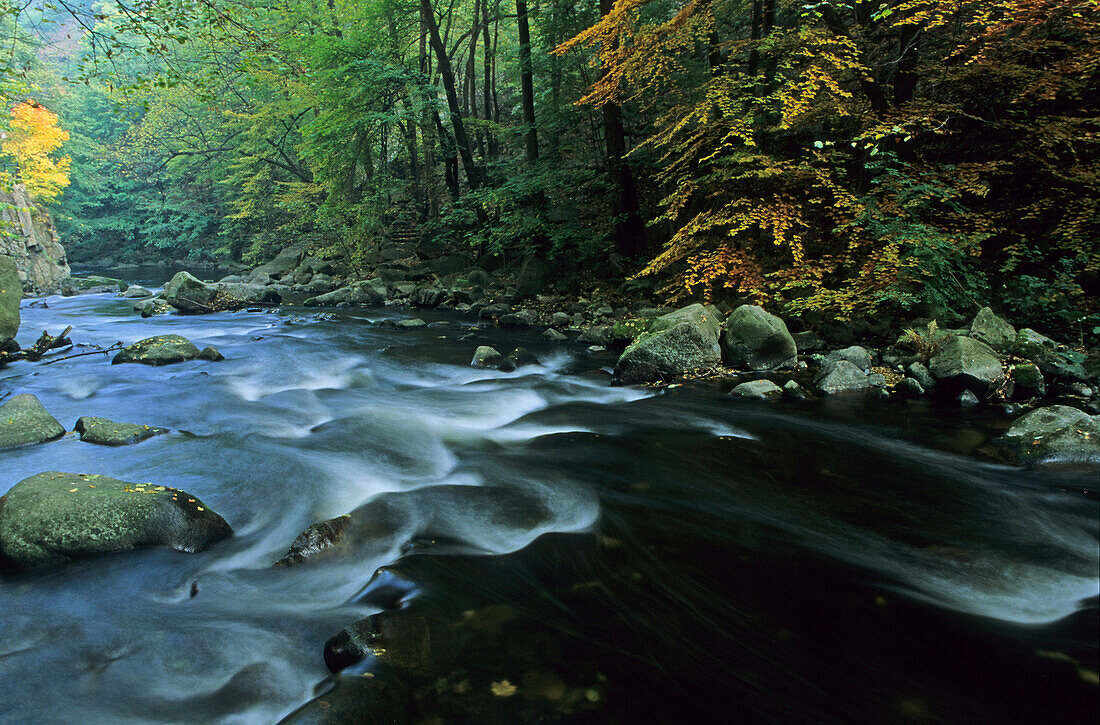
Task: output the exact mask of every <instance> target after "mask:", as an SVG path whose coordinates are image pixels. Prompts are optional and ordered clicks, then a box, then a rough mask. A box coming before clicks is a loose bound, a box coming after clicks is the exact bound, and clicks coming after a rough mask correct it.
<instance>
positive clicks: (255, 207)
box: [3, 0, 1100, 334]
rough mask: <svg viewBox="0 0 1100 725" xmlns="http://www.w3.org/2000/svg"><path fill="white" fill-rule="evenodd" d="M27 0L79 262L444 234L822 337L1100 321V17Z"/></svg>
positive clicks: (478, 2) (573, 275) (661, 0)
mask: <svg viewBox="0 0 1100 725" xmlns="http://www.w3.org/2000/svg"><path fill="white" fill-rule="evenodd" d="M6 4H7V6H8V10H7V12H6V14H5V16H4V24H5V27H6V30H5V32H4V36H5V37H4V42H5V45H6V46H7V47H6V48H5V49H4V57H5V65H6V67H5V69H4V70H5V75H4V90H3V93H4V96H5V102H6V104H7V105H8V106H9V110H10V120H9V129H10V130H9V132H8V136H9V140H8V141H7V142H5V144H4V147H3V151H4V154H5V159H6V168H7V169H9V172H8V173H9V174H15V175H18V176H21V177H24V178H26V179H27V181H28V186H29V188H31V189H32V190H33V191H34V193H35V194H36V195H37V197H38V198H39V199H41V200H42V201H46V202H48V203H49V204H50V205H51V207H52V209H53V210H54V213H55V214H56V217H57V221H58V227H59V231H60V233H61V236H62V238H63V239H64V240H65V243H66V245H67V246H68V247H69V250H70V255H71V256H72V258H73V259H75V260H81V259H86V260H91V259H96V258H103V257H109V258H110V259H113V260H116V261H123V262H141V261H145V260H150V259H156V258H158V257H168V258H171V259H177V260H189V261H191V262H192V263H203V262H206V263H209V262H212V261H215V260H226V259H229V260H242V259H243V260H245V261H247V262H260V261H263V260H265V259H268V258H270V257H272V256H273V255H274V254H275V253H277V252H278V251H279V250H280V249H281V248H283V247H285V246H287V245H290V244H293V243H299V242H308V243H309V244H310V245H312V246H313V247H315V248H317V249H324V250H327V253H328V254H329V255H331V256H332V257H333V258H335V259H339V260H340V261H341V263H342V264H343V265H345V266H346V268H348V269H352V270H354V269H356V267H357V265H360V264H361V263H362V260H363V259H364V256H365V255H367V254H369V253H370V251H371V250H377V249H379V248H380V247H382V246H384V245H385V244H386V243H387V240H391V239H394V238H398V239H409V238H416V239H424V240H430V243H431V244H434V245H437V246H438V247H439V248H441V249H444V248H446V249H451V250H454V249H460V250H463V251H467V252H469V253H470V254H471V255H472V257H473V258H474V259H475V260H477V261H478V262H479V263H480V264H482V265H483V266H492V265H494V264H495V265H497V266H500V265H503V264H509V263H512V262H514V261H515V260H518V259H521V258H522V257H524V256H525V255H527V254H531V253H534V254H537V255H539V256H540V257H542V258H544V259H546V260H547V261H549V262H550V263H551V264H553V265H554V266H555V267H556V268H557V269H559V270H560V271H561V272H562V276H563V277H564V278H568V279H570V280H575V284H576V285H579V286H584V285H585V284H592V283H594V282H595V281H597V280H611V281H613V283H614V284H617V285H621V286H622V288H623V289H626V290H629V291H634V292H637V293H640V294H653V295H656V296H657V297H659V298H662V299H664V300H666V301H673V302H675V301H680V300H687V299H706V300H714V301H717V300H725V301H728V302H730V303H737V302H756V303H759V302H766V303H767V304H768V305H769V306H770V307H772V308H774V309H776V310H777V311H780V312H782V313H783V314H786V315H794V316H810V319H817V318H820V317H834V318H839V319H847V318H850V317H852V316H866V315H869V314H875V313H879V312H882V313H886V314H897V313H902V314H904V313H906V312H912V313H914V314H927V315H930V316H939V317H940V318H941V319H947V318H950V317H951V316H952V315H965V314H969V313H972V312H973V311H974V310H976V309H977V308H979V307H981V306H983V305H986V304H993V305H995V306H997V307H999V308H1001V309H1003V310H1005V311H1006V313H1008V314H1009V316H1010V317H1016V318H1020V319H1027V320H1029V321H1033V322H1034V323H1035V324H1042V325H1045V326H1047V327H1048V328H1050V329H1056V330H1066V331H1067V332H1073V333H1077V334H1080V332H1081V331H1082V330H1084V331H1085V332H1086V333H1088V332H1089V331H1090V330H1091V328H1092V327H1094V326H1095V325H1096V324H1097V322H1098V321H1100V319H1098V318H1097V313H1098V311H1100V308H1098V307H1097V302H1096V300H1097V299H1100V242H1098V240H1100V211H1098V204H1100V201H1098V200H1100V193H1098V192H1100V188H1098V185H1100V176H1098V173H1100V170H1098V167H1097V145H1098V143H1100V139H1098V135H1097V134H1098V131H1100V125H1098V124H1100V121H1098V115H1100V110H1098V105H1100V85H1098V78H1100V44H1098V42H1097V40H1098V38H1097V33H1098V23H1100V8H1098V5H1097V3H1096V2H1094V1H1093V0H998V1H996V2H957V1H955V0H952V2H946V1H945V0H904V1H894V0H892V1H890V2H883V3H876V2H856V3H846V2H833V1H831V0H825V1H823V2H817V3H809V4H806V3H804V2H785V1H783V0H751V1H743V0H691V1H689V2H682V1H679V0H677V1H672V2H669V1H666V0H620V1H619V2H612V1H611V0H600V1H599V2H594V1H592V2H587V1H586V2H569V3H567V2H564V1H563V0H537V1H535V0H533V1H532V2H531V3H530V4H528V3H527V2H525V0H517V2H516V3H515V4H514V5H513V4H512V3H510V2H503V1H502V0H450V1H449V2H442V1H441V0H418V1H417V2H413V1H410V0H370V1H368V2H362V1H360V0H324V1H320V0H202V1H201V2H191V1H189V0H188V1H178V2H177V1H174V0H138V2H134V3H127V2H117V3H116V2H97V3H92V2H68V1H65V0H61V1H59V2H52V3H45V4H42V5H40V6H39V5H37V4H35V3H31V4H29V5H22V4H19V3H11V2H7V3H6ZM27 134H32V135H34V134H37V136H36V139H37V140H35V141H34V142H33V143H31V144H30V146H33V147H35V148H34V149H28V148H24V146H26V145H27V144H25V143H24V144H23V146H20V143H21V142H19V141H17V140H16V139H18V138H21V137H24V136H26V135H27ZM35 149H37V150H35ZM814 316H817V317H814Z"/></svg>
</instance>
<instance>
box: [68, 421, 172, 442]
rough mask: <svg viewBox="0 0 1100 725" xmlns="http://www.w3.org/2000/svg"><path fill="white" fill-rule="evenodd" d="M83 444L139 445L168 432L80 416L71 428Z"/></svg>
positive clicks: (164, 429)
mask: <svg viewBox="0 0 1100 725" xmlns="http://www.w3.org/2000/svg"><path fill="white" fill-rule="evenodd" d="M73 430H75V431H76V432H77V433H79V434H80V440H82V441H84V442H85V443H96V444H98V445H101V446H128V445H133V444H134V443H141V442H142V441H145V440H149V439H150V438H152V437H153V436H156V435H161V434H164V433H167V432H168V429H167V428H154V427H153V426H149V425H138V424H137V423H116V422H114V421H113V420H108V419H107V418H96V417H93V416H87V415H86V416H82V417H81V418H80V419H79V420H77V421H76V425H75V426H74V427H73Z"/></svg>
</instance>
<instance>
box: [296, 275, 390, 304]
mask: <svg viewBox="0 0 1100 725" xmlns="http://www.w3.org/2000/svg"><path fill="white" fill-rule="evenodd" d="M388 296H389V291H388V290H387V288H386V285H385V284H383V283H382V282H380V281H369V280H368V281H366V282H356V283H354V284H349V285H348V286H346V287H341V288H340V289H337V290H333V291H332V292H328V293H326V294H323V295H317V296H316V297H310V298H309V299H307V300H306V301H305V302H303V303H302V304H304V305H306V306H307V307H334V306H336V305H370V304H378V303H380V302H385V301H386V298H387V297H388Z"/></svg>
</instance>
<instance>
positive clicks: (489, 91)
mask: <svg viewBox="0 0 1100 725" xmlns="http://www.w3.org/2000/svg"><path fill="white" fill-rule="evenodd" d="M481 12H482V13H483V15H484V22H483V23H482V24H481V45H482V48H483V50H484V55H485V60H484V64H485V83H484V86H485V87H484V88H483V89H482V90H483V92H484V94H485V101H484V103H485V120H486V121H491V120H493V112H492V108H493V88H492V86H493V59H492V51H493V49H492V46H491V44H490V42H489V0H482V3H481ZM485 135H486V137H487V138H486V145H487V147H488V149H487V151H488V154H489V158H495V157H496V155H497V145H496V135H495V134H494V133H493V132H492V130H486V132H485Z"/></svg>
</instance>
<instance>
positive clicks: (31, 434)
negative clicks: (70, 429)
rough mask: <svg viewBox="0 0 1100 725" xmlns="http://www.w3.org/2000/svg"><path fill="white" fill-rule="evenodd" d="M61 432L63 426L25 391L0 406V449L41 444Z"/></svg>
mask: <svg viewBox="0 0 1100 725" xmlns="http://www.w3.org/2000/svg"><path fill="white" fill-rule="evenodd" d="M63 435H65V428H64V427H63V426H62V425H61V424H60V423H58V422H57V419H56V418H54V417H53V416H52V415H50V414H49V413H48V412H47V411H46V409H45V408H44V407H42V403H41V402H40V401H39V400H38V398H36V397H34V396H33V395H30V394H29V393H23V394H22V395H16V396H15V397H14V398H12V399H11V400H9V401H7V402H6V403H4V404H3V405H0V448H12V447H14V446H22V445H26V444H28V443H44V442H45V441H51V440H53V439H54V438H60V437H61V436H63Z"/></svg>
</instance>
